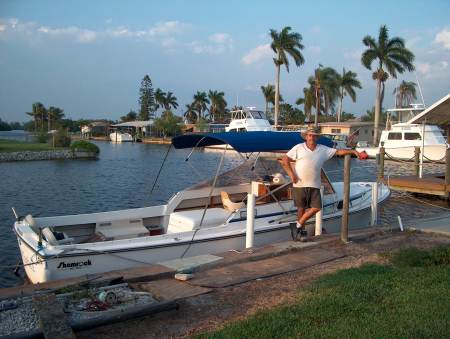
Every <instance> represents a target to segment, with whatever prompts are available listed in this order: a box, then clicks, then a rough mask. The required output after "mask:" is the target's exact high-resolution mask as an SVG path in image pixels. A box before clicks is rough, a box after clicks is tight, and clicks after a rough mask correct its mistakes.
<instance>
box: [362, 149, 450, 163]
mask: <svg viewBox="0 0 450 339" xmlns="http://www.w3.org/2000/svg"><path fill="white" fill-rule="evenodd" d="M446 149H447V146H446V145H426V146H425V151H424V159H423V160H424V161H434V162H442V163H443V162H445V152H446ZM356 150H357V151H358V152H363V151H364V152H366V153H367V155H368V156H369V158H376V156H377V154H379V153H380V148H379V147H357V148H356ZM414 150H415V147H413V146H410V147H395V148H389V147H385V159H392V160H396V159H400V160H407V161H414Z"/></svg>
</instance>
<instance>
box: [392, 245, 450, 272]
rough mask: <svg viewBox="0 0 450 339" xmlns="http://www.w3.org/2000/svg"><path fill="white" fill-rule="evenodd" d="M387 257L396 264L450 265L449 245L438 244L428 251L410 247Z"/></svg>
mask: <svg viewBox="0 0 450 339" xmlns="http://www.w3.org/2000/svg"><path fill="white" fill-rule="evenodd" d="M388 258H389V259H390V260H391V262H392V263H393V264H394V265H396V266H407V267H423V266H450V246H439V247H436V248H433V249H431V250H428V251H427V250H420V249H417V248H415V247H412V248H407V249H403V250H400V251H398V252H395V253H391V254H390V255H388Z"/></svg>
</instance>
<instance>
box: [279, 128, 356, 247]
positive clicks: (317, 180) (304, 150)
mask: <svg viewBox="0 0 450 339" xmlns="http://www.w3.org/2000/svg"><path fill="white" fill-rule="evenodd" d="M302 136H303V137H304V138H305V142H304V143H301V144H298V145H295V146H294V147H293V148H292V149H291V150H290V151H289V152H287V153H286V155H285V156H284V157H283V159H282V165H283V168H284V169H285V171H286V172H287V174H288V175H289V176H290V177H291V179H292V186H293V187H292V192H293V196H294V203H295V206H296V207H297V224H296V225H295V224H291V232H292V239H293V240H298V239H297V238H298V236H299V235H300V239H299V240H300V241H305V240H306V236H307V232H306V229H305V225H306V222H307V221H308V220H309V219H310V218H311V217H313V216H314V215H315V214H316V213H317V212H319V211H320V210H321V209H322V199H321V196H320V186H321V171H322V166H323V164H324V163H325V161H327V160H329V159H331V158H332V157H333V156H335V155H340V156H341V155H346V154H352V155H356V156H357V157H359V156H360V154H359V152H357V151H353V150H336V149H334V148H330V147H327V146H324V145H320V144H317V139H318V138H319V136H320V133H319V132H318V130H317V129H316V128H314V127H313V126H310V127H308V129H307V130H306V132H305V133H304V135H302ZM291 162H295V169H294V170H293V169H292V167H291Z"/></svg>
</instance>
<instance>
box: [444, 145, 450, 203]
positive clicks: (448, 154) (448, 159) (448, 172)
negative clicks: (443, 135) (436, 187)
mask: <svg viewBox="0 0 450 339" xmlns="http://www.w3.org/2000/svg"><path fill="white" fill-rule="evenodd" d="M448 186H450V148H447V150H446V151H445V190H446V191H447V188H448ZM447 198H450V192H447Z"/></svg>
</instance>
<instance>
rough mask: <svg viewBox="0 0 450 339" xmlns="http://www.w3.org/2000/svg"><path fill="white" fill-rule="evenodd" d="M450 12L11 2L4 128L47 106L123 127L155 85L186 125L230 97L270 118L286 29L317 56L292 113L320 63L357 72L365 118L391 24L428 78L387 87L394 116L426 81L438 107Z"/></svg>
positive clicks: (308, 60) (171, 0)
mask: <svg viewBox="0 0 450 339" xmlns="http://www.w3.org/2000/svg"><path fill="white" fill-rule="evenodd" d="M449 13H450V1H449V0H429V1H423V0H422V1H415V0H409V1H406V0H405V1H404V0H399V1H395V2H394V1H364V0H359V1H356V0H355V1H345V0H342V1H331V0H330V1H321V0H315V1H299V0H297V1H264V0H260V1H256V0H254V1H250V0H248V1H243V0H241V1H234V0H228V1H213V0H210V1H203V0H191V1H187V0H184V1H182V0H179V1H176V0H164V1H158V0H154V1H115V0H108V1H105V0H97V1H89V0H77V1H75V0H71V1H70V0H66V1H61V0H51V1H50V0H48V1H45V0H42V1H22V0H0V119H2V120H6V121H9V122H11V121H26V120H28V119H29V117H28V116H27V115H26V114H25V112H29V111H31V106H32V104H33V103H34V102H37V101H39V102H42V103H43V104H44V105H45V106H46V107H48V106H57V107H60V108H62V109H64V112H65V114H66V116H67V117H69V118H71V119H81V118H99V119H100V118H107V119H111V120H115V119H118V118H119V117H120V116H123V115H125V114H126V113H128V112H129V111H130V109H133V110H135V111H138V110H139V104H138V92H139V87H140V82H141V80H142V78H143V77H144V76H145V75H146V74H148V75H149V76H150V78H151V80H152V83H153V87H154V88H161V89H162V90H163V91H166V92H167V91H171V92H173V93H174V94H175V96H176V97H177V98H178V103H179V104H180V107H179V108H178V109H177V110H176V113H177V114H180V115H181V114H182V113H183V111H184V107H185V105H186V104H189V103H191V102H192V97H193V95H194V93H195V92H197V91H208V90H219V91H223V92H225V98H226V100H227V102H228V104H229V106H232V105H235V104H239V105H243V106H255V107H257V108H259V109H264V98H263V96H262V94H261V90H260V86H261V85H266V84H268V83H272V84H273V83H274V82H275V66H274V63H273V60H272V59H273V57H274V53H273V52H272V50H271V49H270V37H269V30H270V29H275V30H277V31H280V30H281V29H282V28H283V27H285V26H290V27H292V30H293V31H295V32H298V33H300V34H301V35H302V37H303V40H302V43H303V45H304V46H305V47H304V49H303V51H302V53H303V55H304V58H305V63H304V64H303V65H302V66H300V67H296V66H295V65H294V63H293V62H291V66H290V72H289V73H287V72H286V70H285V69H284V68H283V69H282V71H281V85H280V86H281V93H282V95H283V97H284V99H285V101H286V102H288V103H291V104H294V103H295V101H296V99H297V98H299V97H302V89H303V88H304V87H305V86H306V84H307V78H308V77H309V76H310V75H312V74H313V71H314V69H315V68H316V67H317V66H318V65H319V64H322V65H324V66H330V67H334V68H335V69H336V70H339V71H340V70H342V68H344V67H345V69H346V70H352V71H354V72H356V73H357V75H358V79H359V80H360V81H361V83H362V86H363V88H362V89H361V90H357V101H356V102H355V103H353V102H351V101H350V100H349V99H348V98H346V99H345V100H344V110H345V111H347V112H352V113H355V115H357V116H359V115H361V114H364V113H365V112H366V110H367V109H370V108H371V107H372V106H373V103H374V100H375V83H374V81H373V80H372V71H369V70H367V69H366V68H364V67H363V66H362V65H361V61H360V60H361V53H362V52H363V51H364V45H363V44H362V39H363V37H364V36H366V35H371V36H373V37H378V31H379V28H380V26H381V25H387V26H388V28H389V36H390V37H391V38H392V37H395V36H399V37H402V38H403V39H405V42H406V46H407V47H408V48H409V49H410V50H411V51H412V52H413V53H414V54H415V61H414V64H415V67H416V71H415V72H408V73H405V74H402V75H399V77H398V79H390V80H388V81H387V83H386V95H385V101H384V107H386V108H389V107H391V106H393V104H394V98H393V95H392V91H393V89H394V88H395V86H396V85H398V83H399V82H400V81H402V80H407V81H414V82H417V81H418V82H419V83H420V85H421V86H420V87H421V89H422V92H423V97H424V101H425V104H426V105H431V104H432V103H433V102H435V101H436V100H438V99H440V98H442V97H443V96H445V95H446V94H448V93H450V16H449ZM291 61H292V60H291ZM419 102H421V98H420V96H419Z"/></svg>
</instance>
